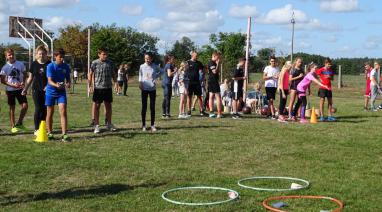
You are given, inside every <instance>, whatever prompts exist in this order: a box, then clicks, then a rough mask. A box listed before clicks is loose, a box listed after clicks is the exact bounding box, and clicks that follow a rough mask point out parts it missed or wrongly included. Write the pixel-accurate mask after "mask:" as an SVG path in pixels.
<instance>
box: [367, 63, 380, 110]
mask: <svg viewBox="0 0 382 212" xmlns="http://www.w3.org/2000/svg"><path fill="white" fill-rule="evenodd" d="M364 73H365V79H366V89H365V104H364V110H365V111H368V110H370V111H372V112H376V111H378V109H380V110H381V109H382V103H381V104H380V105H379V106H378V107H376V106H375V100H376V99H377V97H378V95H382V91H381V87H380V86H381V66H380V65H379V63H378V62H377V61H375V62H374V66H373V67H372V66H371V64H370V63H365V72H364ZM369 100H370V108H369Z"/></svg>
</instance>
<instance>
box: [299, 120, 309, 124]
mask: <svg viewBox="0 0 382 212" xmlns="http://www.w3.org/2000/svg"><path fill="white" fill-rule="evenodd" d="M300 123H301V124H307V123H309V122H308V121H307V120H306V119H301V120H300Z"/></svg>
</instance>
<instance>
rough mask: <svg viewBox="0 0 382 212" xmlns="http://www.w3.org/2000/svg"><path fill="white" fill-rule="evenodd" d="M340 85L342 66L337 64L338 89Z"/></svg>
mask: <svg viewBox="0 0 382 212" xmlns="http://www.w3.org/2000/svg"><path fill="white" fill-rule="evenodd" d="M341 87H342V66H341V65H339V66H338V89H341Z"/></svg>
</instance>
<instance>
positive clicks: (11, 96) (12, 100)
mask: <svg viewBox="0 0 382 212" xmlns="http://www.w3.org/2000/svg"><path fill="white" fill-rule="evenodd" d="M21 92H22V90H17V91H7V92H6V93H7V97H8V105H9V106H15V105H16V99H17V101H18V102H19V104H20V105H21V104H24V103H28V100H27V97H26V96H23V95H21Z"/></svg>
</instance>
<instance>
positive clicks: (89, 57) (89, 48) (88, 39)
mask: <svg viewBox="0 0 382 212" xmlns="http://www.w3.org/2000/svg"><path fill="white" fill-rule="evenodd" d="M89 73H90V27H89V28H88V76H89ZM87 84H88V98H89V97H90V85H89V81H88V83H87Z"/></svg>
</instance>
